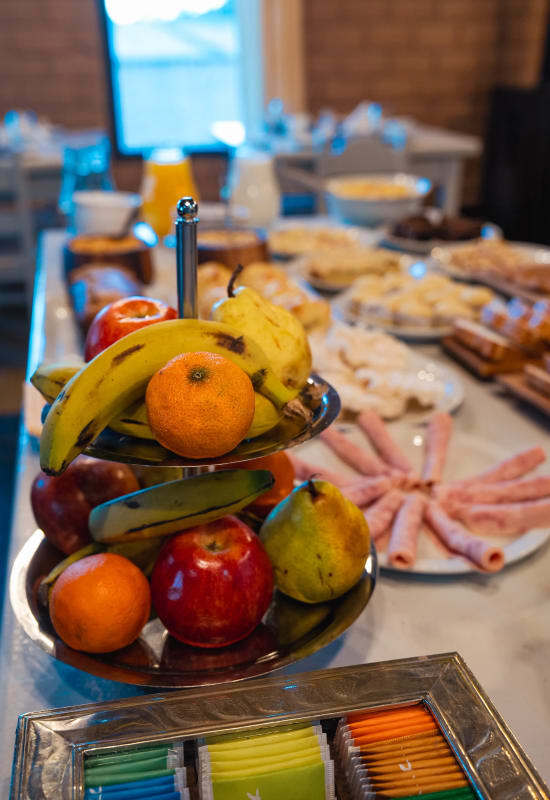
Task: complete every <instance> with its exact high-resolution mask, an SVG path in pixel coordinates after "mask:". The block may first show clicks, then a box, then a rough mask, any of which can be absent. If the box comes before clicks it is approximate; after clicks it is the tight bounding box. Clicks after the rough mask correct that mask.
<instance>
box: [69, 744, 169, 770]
mask: <svg viewBox="0 0 550 800" xmlns="http://www.w3.org/2000/svg"><path fill="white" fill-rule="evenodd" d="M170 750H172V751H175V752H179V751H181V754H182V756H183V742H174V743H173V744H172V743H166V744H160V745H155V746H151V747H139V748H135V747H132V748H129V747H127V748H124V750H118V751H116V752H113V751H109V752H107V753H91V754H90V755H86V757H85V760H84V766H85V768H86V769H88V768H89V767H96V766H99V765H107V764H120V763H122V762H124V761H140V760H141V759H146V758H153V757H156V756H162V755H166V754H167V753H168V751H170Z"/></svg>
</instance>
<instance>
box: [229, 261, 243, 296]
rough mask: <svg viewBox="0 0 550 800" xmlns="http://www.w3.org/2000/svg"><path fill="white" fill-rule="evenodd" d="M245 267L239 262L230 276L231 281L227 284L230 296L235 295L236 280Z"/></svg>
mask: <svg viewBox="0 0 550 800" xmlns="http://www.w3.org/2000/svg"><path fill="white" fill-rule="evenodd" d="M243 269H244V267H243V265H242V264H237V266H236V267H235V269H234V270H233V273H232V275H231V277H230V278H229V283H228V284H227V296H228V297H235V281H236V280H237V278H238V277H239V275H240V274H241V272H242V271H243Z"/></svg>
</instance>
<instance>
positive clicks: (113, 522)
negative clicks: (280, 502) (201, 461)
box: [88, 469, 274, 543]
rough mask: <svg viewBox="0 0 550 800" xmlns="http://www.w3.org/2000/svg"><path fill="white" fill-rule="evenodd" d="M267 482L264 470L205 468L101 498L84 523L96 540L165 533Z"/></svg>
mask: <svg viewBox="0 0 550 800" xmlns="http://www.w3.org/2000/svg"><path fill="white" fill-rule="evenodd" d="M273 483H274V479H273V475H272V474H271V472H269V471H268V470H248V469H232V470H222V471H220V472H208V473H205V474H203V475H196V476H194V477H192V478H184V479H182V480H178V481H170V482H169V483H162V484H159V485H157V486H152V487H150V488H149V489H141V491H139V492H132V493H131V494H126V495H123V496H122V497H117V498H116V499H115V500H110V501H109V502H108V503H102V504H101V505H99V506H96V507H95V508H93V509H92V510H91V512H90V517H89V520H88V525H89V528H90V533H91V534H92V537H93V539H94V540H95V541H96V542H101V543H113V542H132V541H136V540H138V539H151V538H155V537H158V536H167V535H168V534H170V533H176V532H177V531H182V530H185V528H190V527H191V526H193V525H200V524H202V523H205V522H211V521H212V520H214V519H218V518H219V517H223V516H225V515H226V514H233V513H235V512H236V511H239V510H240V509H241V508H244V506H246V505H248V504H249V503H251V502H252V500H254V499H255V498H256V497H258V496H259V495H260V494H262V492H265V491H267V490H268V489H269V488H271V486H273Z"/></svg>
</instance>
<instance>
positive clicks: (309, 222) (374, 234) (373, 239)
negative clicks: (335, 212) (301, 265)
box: [268, 216, 386, 261]
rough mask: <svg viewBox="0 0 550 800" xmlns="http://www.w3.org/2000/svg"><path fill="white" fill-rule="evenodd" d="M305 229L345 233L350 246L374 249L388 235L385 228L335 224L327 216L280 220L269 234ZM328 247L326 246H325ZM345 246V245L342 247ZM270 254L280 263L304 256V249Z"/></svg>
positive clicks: (271, 252)
mask: <svg viewBox="0 0 550 800" xmlns="http://www.w3.org/2000/svg"><path fill="white" fill-rule="evenodd" d="M302 228H305V229H306V230H310V231H312V232H314V231H316V230H331V231H335V232H336V233H343V234H345V235H346V237H348V236H349V244H350V245H357V246H362V247H374V246H375V245H377V244H378V243H379V242H380V241H381V239H382V238H383V237H384V235H385V233H386V228H385V227H382V226H380V227H378V228H372V229H367V228H362V227H360V226H358V225H346V224H345V223H342V222H335V221H334V220H333V219H331V218H330V217H327V216H318V217H313V218H312V217H292V219H291V220H279V221H278V222H276V223H275V224H274V225H273V226H272V227H271V228H270V230H269V234H272V233H278V232H279V231H292V230H294V229H302ZM325 246H326V245H325ZM342 246H345V245H342ZM268 247H269V235H268ZM269 252H270V255H271V257H272V258H275V259H277V260H278V261H289V260H291V259H294V258H296V257H297V256H302V255H303V254H304V252H305V251H304V250H303V249H300V248H299V249H297V250H294V249H285V250H277V249H275V248H272V247H269Z"/></svg>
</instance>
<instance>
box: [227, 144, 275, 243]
mask: <svg viewBox="0 0 550 800" xmlns="http://www.w3.org/2000/svg"><path fill="white" fill-rule="evenodd" d="M229 187H230V192H231V201H230V202H231V206H232V207H234V208H242V209H246V212H247V222H248V224H249V225H252V226H253V227H256V228H266V227H268V226H269V225H270V224H271V223H272V222H273V221H274V220H275V219H276V218H277V217H278V216H279V214H280V205H281V197H280V193H279V186H278V183H277V178H276V177H275V169H274V165H273V159H272V157H271V156H270V155H269V154H268V153H262V152H258V151H252V150H248V149H247V150H244V149H243V150H242V151H239V152H237V154H236V156H235V158H234V159H233V163H232V168H231V176H230V180H229Z"/></svg>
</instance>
